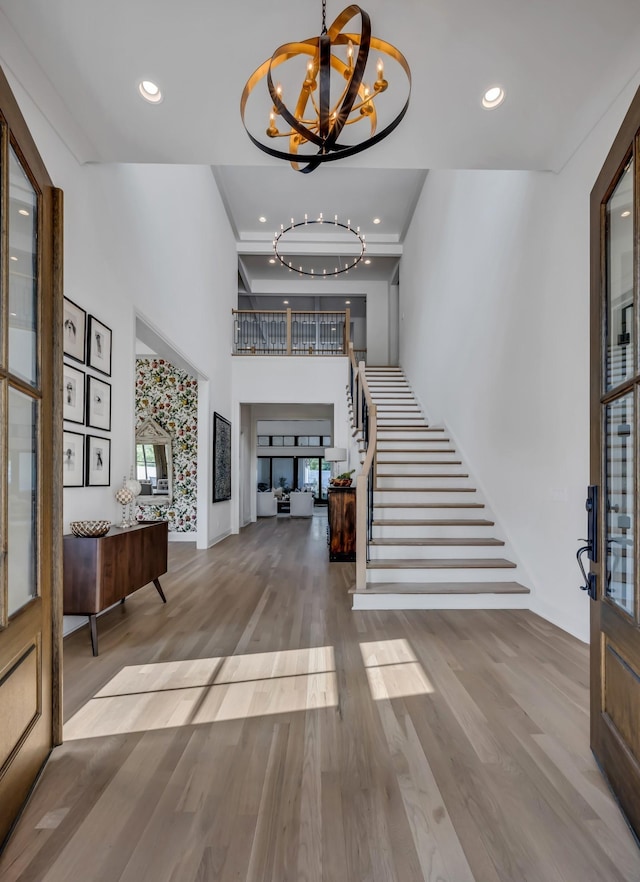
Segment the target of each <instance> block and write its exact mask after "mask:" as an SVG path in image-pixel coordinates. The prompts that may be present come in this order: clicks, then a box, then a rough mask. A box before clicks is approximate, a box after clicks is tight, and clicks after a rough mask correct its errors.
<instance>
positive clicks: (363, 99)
mask: <svg viewBox="0 0 640 882" xmlns="http://www.w3.org/2000/svg"><path fill="white" fill-rule="evenodd" d="M357 16H360V33H359V34H358V33H350V32H344V28H345V27H346V26H347V25H348V24H349V23H350V22H351V20H352V19H354V18H356V17H357ZM370 50H374V51H375V52H377V53H379V54H380V56H381V57H379V58H378V59H377V62H376V69H375V75H372V76H371V78H370V80H369V83H370V84H371V85H370V86H369V85H367V83H366V81H365V75H366V71H367V62H368V60H369V53H370ZM384 56H386V58H387V61H389V60H391V62H392V64H394V66H395V67H396V70H401V71H403V72H404V74H405V75H406V79H407V93H406V100H405V102H404V104H403V106H402V107H401V108H400V109H399V111H398V113H397V114H396V115H395V116H394V117H393V119H391V121H390V122H386V124H385V125H384V126H383V128H381V129H379V130H378V111H377V109H376V99H377V98H378V97H379V96H380V95H381V94H382V93H383V92H386V91H387V89H388V88H389V83H388V81H387V80H386V79H385V62H384V60H383V57H384ZM285 62H290V63H291V64H289V65H287V67H288V68H292V66H293V68H296V67H297V68H298V76H297V83H298V85H297V86H295V87H294V88H293V89H292V92H295V91H296V90H298V89H299V92H298V96H297V100H296V103H295V107H293V105H290V106H287V105H286V104H285V89H284V87H283V85H282V84H281V83H280V82H277V80H276V78H275V70H276V68H278V67H280V65H283V64H284V63H285ZM301 62H304V67H302V65H301ZM280 72H281V73H282V74H283V75H284V74H285V68H284V67H283V68H282V69H281V71H280ZM332 72H333V77H332ZM265 79H266V83H267V88H268V92H269V96H270V99H271V111H270V114H269V117H268V125H267V129H266V132H265V135H266V140H261V138H258V137H257V136H256V135H254V134H252V133H251V131H249V125H248V123H247V120H246V118H245V117H246V111H247V102H248V100H249V96H250V95H251V93H252V92H253V89H254V87H255V86H256V85H257V84H258V83H259V82H262V81H263V80H265ZM300 79H302V85H299V83H300ZM410 92H411V71H410V69H409V64H408V62H407V60H406V58H405V57H404V55H403V54H402V53H401V52H400V51H399V50H398V49H396V48H395V46H392V45H391V43H387V42H386V41H385V40H381V39H379V38H378V37H373V36H372V34H371V19H370V18H369V16H368V14H367V13H366V12H365V11H364V9H361V8H360V7H359V6H356V5H355V4H352V5H351V6H347V8H346V9H344V10H343V11H342V12H341V13H340V15H339V16H338V17H337V18H336V19H335V21H334V22H333V24H331V26H330V27H329V28H327V23H326V0H322V32H321V34H320V36H319V37H310V38H309V39H306V40H301V41H298V42H292V43H284V44H283V45H282V46H280V47H279V48H278V49H276V51H275V52H274V53H273V55H272V56H271V58H269V59H268V60H267V61H265V62H264V63H263V64H261V65H260V67H259V68H258V69H257V70H255V71H254V72H253V74H252V75H251V76H250V77H249V80H248V81H247V84H246V85H245V87H244V91H243V93H242V98H241V100H240V113H241V115H242V122H243V124H244V127H245V129H246V131H247V134H248V135H249V137H250V138H251V140H252V141H253V143H254V144H255V145H256V147H258V148H260V150H263V151H264V152H265V153H268V154H269V155H270V156H274V157H276V158H277V159H285V160H288V161H289V162H290V163H291V165H292V167H293V168H294V169H295V170H296V171H300V172H303V173H306V174H308V173H309V172H312V171H314V169H316V168H318V166H319V165H321V164H322V163H324V162H332V161H335V160H336V159H342V158H343V157H346V156H354V155H355V154H356V153H360V152H361V151H362V150H366V148H367V147H372V146H373V145H374V144H377V143H378V142H379V141H382V139H383V138H386V137H387V135H390V134H391V132H393V130H394V129H395V128H396V127H397V125H398V124H399V123H400V121H401V120H402V118H403V117H404V115H405V113H406V111H407V107H408V106H409V96H410ZM358 124H360V125H358ZM347 126H356V130H357V131H359V130H361V134H362V135H363V136H366V137H364V138H361V139H360V140H359V141H358V142H357V143H354V144H346V143H344V142H343V141H342V140H339V139H340V138H341V136H342V135H343V134H344V130H345V128H346V127H347ZM278 139H284V140H285V141H286V142H287V145H286V148H285V147H282V148H278V147H277V146H275V142H276V141H277V140H278ZM287 148H288V149H287ZM314 151H315V152H314ZM300 162H303V163H306V164H304V165H301V164H300Z"/></svg>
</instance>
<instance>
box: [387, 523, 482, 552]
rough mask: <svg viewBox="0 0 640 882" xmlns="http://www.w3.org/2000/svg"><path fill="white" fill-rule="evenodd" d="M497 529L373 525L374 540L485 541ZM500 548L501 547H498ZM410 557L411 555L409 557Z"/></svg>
mask: <svg viewBox="0 0 640 882" xmlns="http://www.w3.org/2000/svg"><path fill="white" fill-rule="evenodd" d="M494 534H495V527H478V526H477V525H475V526H472V527H471V526H446V527H445V526H442V527H428V526H427V527H425V526H419V527H418V526H416V527H409V526H406V525H405V526H401V525H398V526H393V527H389V526H387V525H386V524H385V525H384V526H382V527H379V526H377V525H376V524H375V523H374V525H373V538H374V539H396V538H399V537H400V538H404V539H464V538H469V539H485V538H488V537H490V536H494ZM496 547H499V546H496ZM407 556H408V557H410V556H411V555H407Z"/></svg>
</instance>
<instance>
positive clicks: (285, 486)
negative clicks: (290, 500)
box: [272, 456, 293, 493]
mask: <svg viewBox="0 0 640 882" xmlns="http://www.w3.org/2000/svg"><path fill="white" fill-rule="evenodd" d="M272 465H273V486H274V487H275V489H276V490H277V489H278V487H281V488H282V490H283V491H284V492H285V493H290V492H291V490H292V489H293V457H292V456H287V457H285V456H274V457H273V459H272Z"/></svg>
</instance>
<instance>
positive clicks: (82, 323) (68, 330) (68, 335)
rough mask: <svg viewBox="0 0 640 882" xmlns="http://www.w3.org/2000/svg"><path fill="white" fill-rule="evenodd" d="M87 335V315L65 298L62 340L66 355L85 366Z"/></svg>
mask: <svg viewBox="0 0 640 882" xmlns="http://www.w3.org/2000/svg"><path fill="white" fill-rule="evenodd" d="M86 333H87V313H86V312H85V310H84V309H82V307H81V306H78V304H77V303H74V302H73V300H69V298H68V297H65V298H64V306H63V310H62V340H63V342H64V354H65V355H66V356H67V357H68V358H72V359H73V360H74V361H79V362H80V363H81V364H84V359H85V340H86Z"/></svg>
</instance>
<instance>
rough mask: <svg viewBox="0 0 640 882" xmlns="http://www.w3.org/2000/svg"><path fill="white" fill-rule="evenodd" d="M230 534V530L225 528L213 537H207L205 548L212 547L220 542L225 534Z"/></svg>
mask: <svg viewBox="0 0 640 882" xmlns="http://www.w3.org/2000/svg"><path fill="white" fill-rule="evenodd" d="M230 535H231V530H225V531H224V533H220V535H219V536H215V537H214V538H213V539H209V545H208V546H207V548H213V546H214V545H217V544H218V542H222V540H223V539H226V538H227V536H230Z"/></svg>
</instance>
